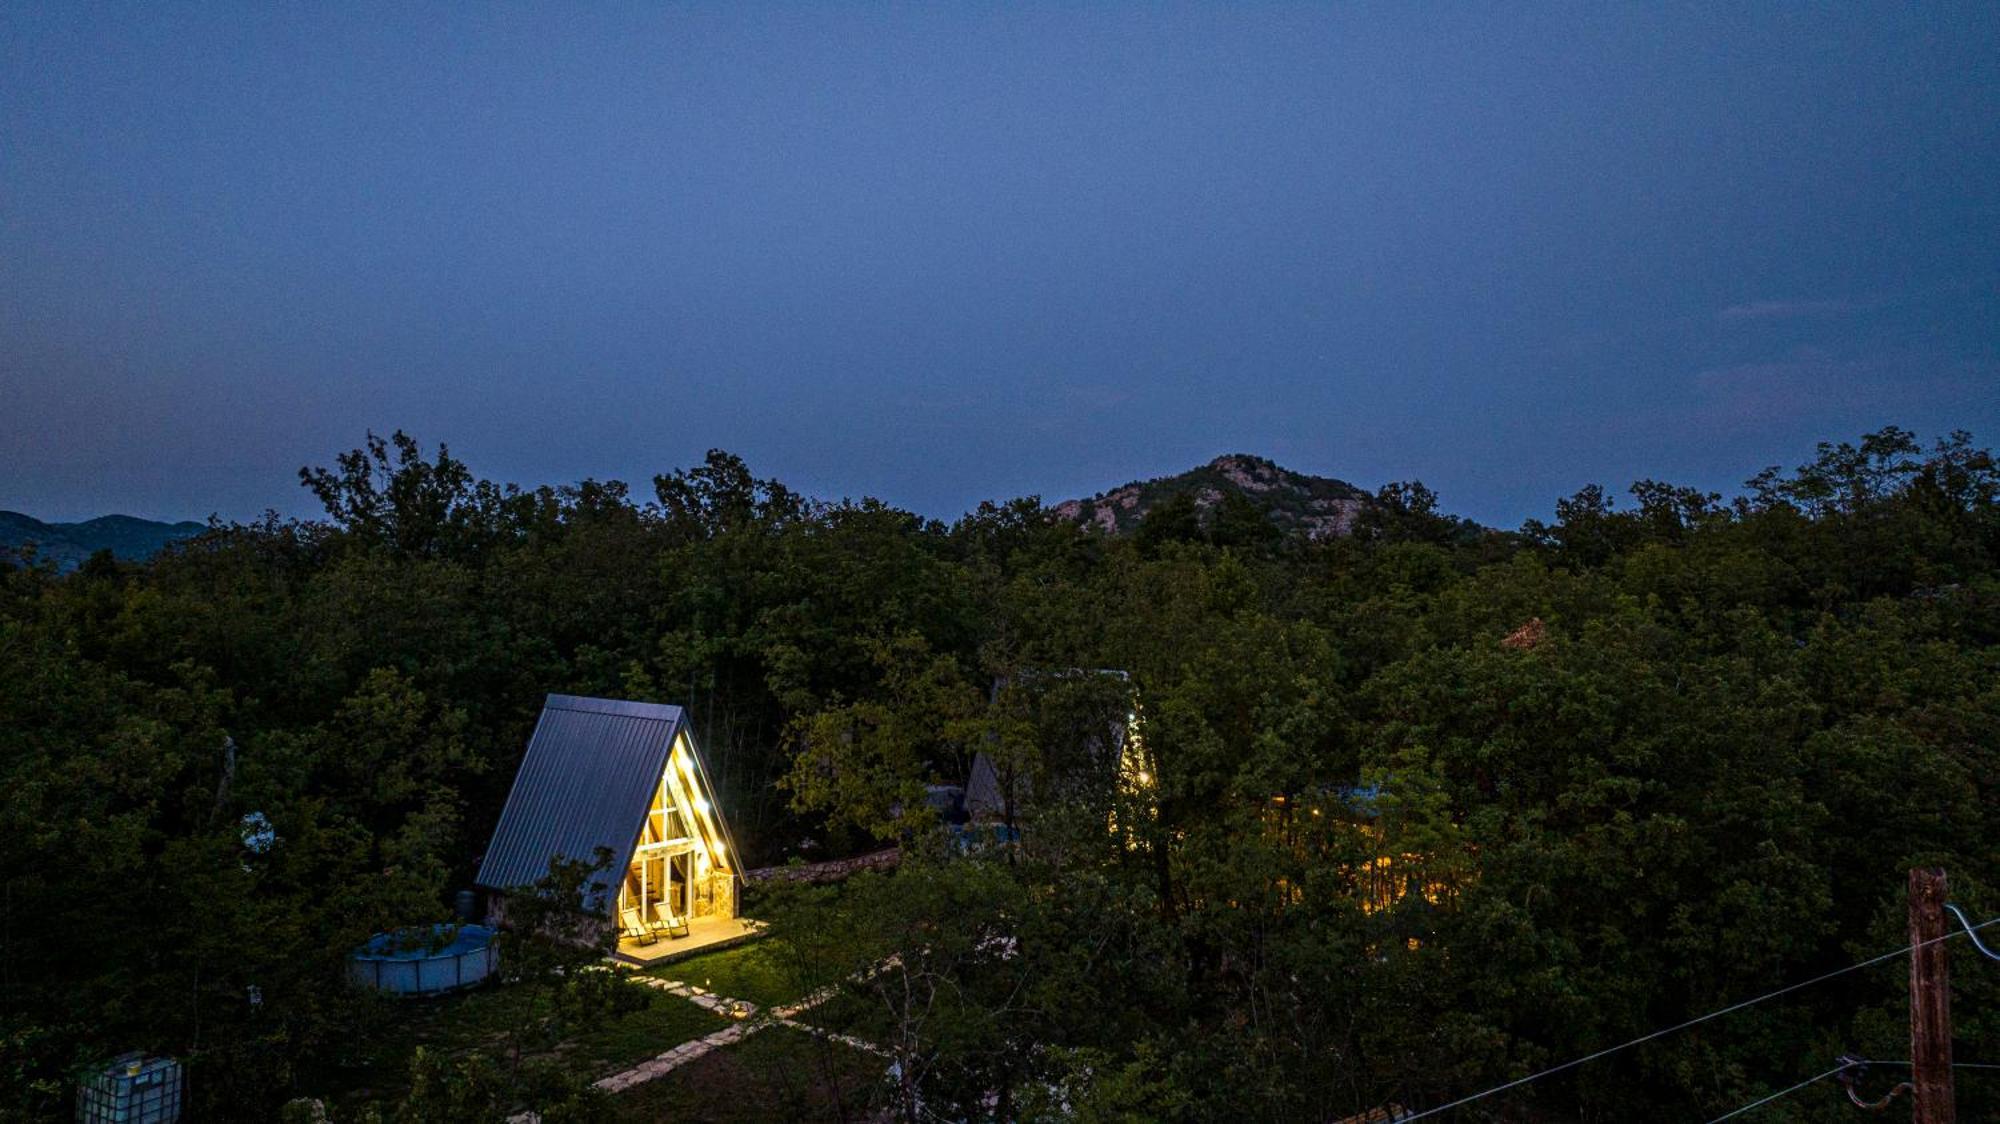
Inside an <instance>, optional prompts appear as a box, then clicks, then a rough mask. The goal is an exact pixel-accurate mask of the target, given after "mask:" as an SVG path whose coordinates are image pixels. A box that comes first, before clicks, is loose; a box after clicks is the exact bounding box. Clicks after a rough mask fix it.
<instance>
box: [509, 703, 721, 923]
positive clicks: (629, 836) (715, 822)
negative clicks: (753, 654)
mask: <svg viewBox="0 0 2000 1124" xmlns="http://www.w3.org/2000/svg"><path fill="white" fill-rule="evenodd" d="M599 848H602V849H604V850H606V851H608V852H609V853H610V856H611V861H610V866H609V867H608V869H607V870H605V871H603V872H601V873H600V876H599V877H600V880H601V882H602V884H603V888H602V890H601V891H600V892H597V893H594V894H586V896H585V899H584V900H583V901H582V902H580V903H579V905H580V906H581V908H582V909H583V911H584V912H585V913H587V914H591V915H595V916H598V917H603V918H605V919H606V921H607V922H608V923H611V924H614V925H616V926H617V927H618V928H619V931H620V937H621V941H620V946H619V951H620V954H621V955H629V956H633V957H634V958H637V959H651V958H654V957H656V956H660V955H672V954H677V953H678V952H681V951H688V950H691V949H692V948H694V947H707V946H710V945H713V944H715V943H717V942H718V941H722V940H733V939H736V938H737V937H740V936H743V935H745V934H746V933H747V932H748V931H749V930H748V928H747V926H746V925H745V924H743V923H741V922H738V921H737V920H736V918H737V891H738V889H739V881H740V880H739V874H740V869H741V868H740V866H739V865H738V864H739V860H738V858H737V851H736V842H735V840H733V839H731V838H730V835H729V828H728V826H727V825H726V824H725V823H724V822H723V818H722V811H721V809H720V808H719V807H718V806H717V805H716V800H715V790H714V788H713V786H712V785H710V783H709V780H708V774H707V771H706V770H705V769H704V768H703V766H702V762H701V755H700V753H699V752H698V751H697V749H696V748H695V742H694V737H693V734H692V732H691V731H690V730H689V728H688V722H687V716H686V713H685V712H684V711H683V710H682V709H681V708H680V707H677V706H665V705H662V704H659V703H641V702H627V701H624V700H620V699H592V698H582V697H579V696H575V695H550V696H549V697H548V701H547V702H546V703H545V704H544V705H543V707H542V716H541V720H540V721H539V722H537V723H536V725H535V733H534V737H533V738H531V739H530V740H529V742H528V752H527V755H526V756H525V757H524V758H523V759H522V761H521V770H520V772H519V773H517V774H515V777H514V787H513V789H512V790H511V791H510V792H509V793H508V795H507V805H506V807H505V808H504V809H502V811H501V813H500V823H499V825H498V826H497V827H495V828H494V829H493V841H492V843H491V844H489V845H488V847H487V848H486V856H485V858H484V859H483V860H481V863H480V867H479V877H478V882H479V885H480V886H481V887H483V888H485V889H486V890H488V891H489V892H491V893H493V894H495V895H497V897H496V899H495V904H496V908H495V909H494V910H493V914H494V916H495V917H496V919H499V920H504V918H505V895H506V894H508V893H510V892H519V891H520V890H521V888H523V887H526V886H530V885H533V884H534V883H536V882H537V881H539V880H540V879H542V878H543V877H544V876H546V875H547V874H548V871H549V862H550V860H551V859H554V858H557V857H561V858H564V859H569V860H577V859H582V860H585V861H588V860H590V859H591V858H592V857H593V856H595V855H596V854H597V852H598V850H599ZM614 891H615V893H614Z"/></svg>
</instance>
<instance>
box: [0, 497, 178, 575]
mask: <svg viewBox="0 0 2000 1124" xmlns="http://www.w3.org/2000/svg"><path fill="white" fill-rule="evenodd" d="M202 530H203V527H202V525H201V524H200V523H193V522H187V521H183V522H180V523H158V522H155V521H153V520H151V519H138V518H134V517H133V516H130V515H100V516H98V517H97V518H95V519H86V520H84V521H83V522H81V523H44V522H42V521H41V520H39V519H36V518H35V517H33V516H31V515H23V514H21V513H20V512H18V511H0V550H4V551H10V552H13V551H20V550H21V548H23V547H25V546H27V545H28V544H30V543H32V544H34V550H35V557H36V558H37V559H51V558H52V559H54V560H55V563H56V568H57V569H59V570H74V569H76V568H77V566H79V565H81V564H82V563H83V560H84V559H86V558H88V557H90V556H91V555H93V554H95V553H97V552H98V551H100V550H109V551H110V552H111V553H112V554H113V555H114V556H116V557H119V558H126V559H134V560H136V559H142V558H151V557H152V556H153V555H155V554H158V553H159V552H160V549H161V548H162V547H164V546H166V545H167V544H168V543H170V542H175V541H177V540H180V539H184V538H188V537H189V536H191V535H198V534H200V533H201V532H202Z"/></svg>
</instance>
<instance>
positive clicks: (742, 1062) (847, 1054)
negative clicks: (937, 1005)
mask: <svg viewBox="0 0 2000 1124" xmlns="http://www.w3.org/2000/svg"><path fill="white" fill-rule="evenodd" d="M886 1065H887V1063H886V1062H884V1061H883V1060H882V1059H881V1058H878V1057H875V1056H874V1055H872V1054H866V1053H863V1052H861V1051H859V1050H854V1049H851V1048H849V1047H847V1046H843V1045H841V1044H840V1043H838V1042H828V1041H825V1040H824V1039H820V1038H815V1037H814V1036H812V1035H810V1034H807V1033H806V1032H804V1031H801V1030H793V1029H791V1028H790V1027H784V1026H771V1027H766V1028H764V1029H763V1030H760V1031H758V1032H757V1033H755V1034H753V1035H751V1036H750V1037H748V1038H745V1039H744V1040H743V1041H741V1042H738V1043H737V1044H736V1045H734V1046H729V1047H726V1048H724V1049H720V1050H716V1051H715V1052H713V1053H711V1054H708V1055H707V1056H705V1057H702V1058H700V1059H698V1060H696V1061H693V1062H689V1063H688V1064H687V1065H685V1066H682V1067H681V1068H679V1069H677V1070H675V1071H673V1072H672V1073H669V1074H667V1075H666V1076H665V1077H662V1078H660V1079H659V1080H657V1081H650V1082H647V1083H646V1084H644V1085H639V1086H635V1087H634V1088H632V1089H629V1090H627V1091H626V1092H624V1093H622V1094H620V1095H618V1096H617V1097H614V1098H612V1103H613V1105H614V1106H615V1109H616V1118H617V1119H618V1120H620V1121H623V1122H626V1124H654V1122H655V1121H661V1120H672V1121H674V1122H675V1124H683V1122H687V1124H761V1122H763V1121H768V1120H783V1121H786V1122H787V1124H817V1122H819V1121H828V1122H832V1121H856V1120H865V1119H869V1118H870V1115H871V1114H870V1111H869V1110H870V1109H872V1108H874V1107H878V1106H879V1104H880V1102H881V1096H882V1073H883V1069H884V1067H885V1066H886Z"/></svg>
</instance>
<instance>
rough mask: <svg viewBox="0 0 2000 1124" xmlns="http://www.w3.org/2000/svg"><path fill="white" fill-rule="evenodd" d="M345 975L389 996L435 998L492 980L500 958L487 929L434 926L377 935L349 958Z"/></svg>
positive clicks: (483, 926)
mask: <svg viewBox="0 0 2000 1124" xmlns="http://www.w3.org/2000/svg"><path fill="white" fill-rule="evenodd" d="M347 959H348V965H347V975H348V978H349V979H352V980H353V981H354V982H355V983H357V984H360V985H361V986H363V987H372V988H374V989H375V990H377V991H386V992H388V993H390V994H392V995H438V994H441V993H443V992H447V991H457V990H458V989H460V988H464V987H471V986H472V985H474V984H476V983H479V982H480V981H482V980H484V979H485V978H486V977H487V976H489V975H492V974H493V970H494V968H496V967H498V965H499V961H500V952H499V950H498V949H496V948H494V947H493V930H492V929H490V928H488V927H487V926H485V925H432V926H430V927H428V928H419V929H402V930H398V931H397V932H394V933H377V934H375V935H374V936H373V937H370V938H369V939H368V943H367V944H364V945H362V946H361V947H360V948H357V949H355V950H354V951H353V952H351V953H349V954H348V956H347Z"/></svg>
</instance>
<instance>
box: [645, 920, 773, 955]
mask: <svg viewBox="0 0 2000 1124" xmlns="http://www.w3.org/2000/svg"><path fill="white" fill-rule="evenodd" d="M763 935H764V923H763V922H762V921H752V920H750V919H749V918H747V917H697V918H695V919H694V920H692V921H689V922H688V935H687V936H685V937H661V938H660V939H659V940H656V941H654V942H653V943H652V944H646V945H642V944H639V943H637V942H636V941H632V940H621V941H619V942H618V951H617V952H615V953H613V954H612V958H613V959H615V960H619V961H622V962H624V963H626V964H637V965H640V966H642V967H650V966H651V965H654V964H665V963H667V962H668V961H670V960H679V959H680V958H681V957H683V956H692V955H694V954H695V953H697V952H708V951H711V950H713V949H718V948H728V947H729V946H730V945H733V944H741V943H743V942H744V941H749V940H755V939H757V938H758V937H760V936H763Z"/></svg>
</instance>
